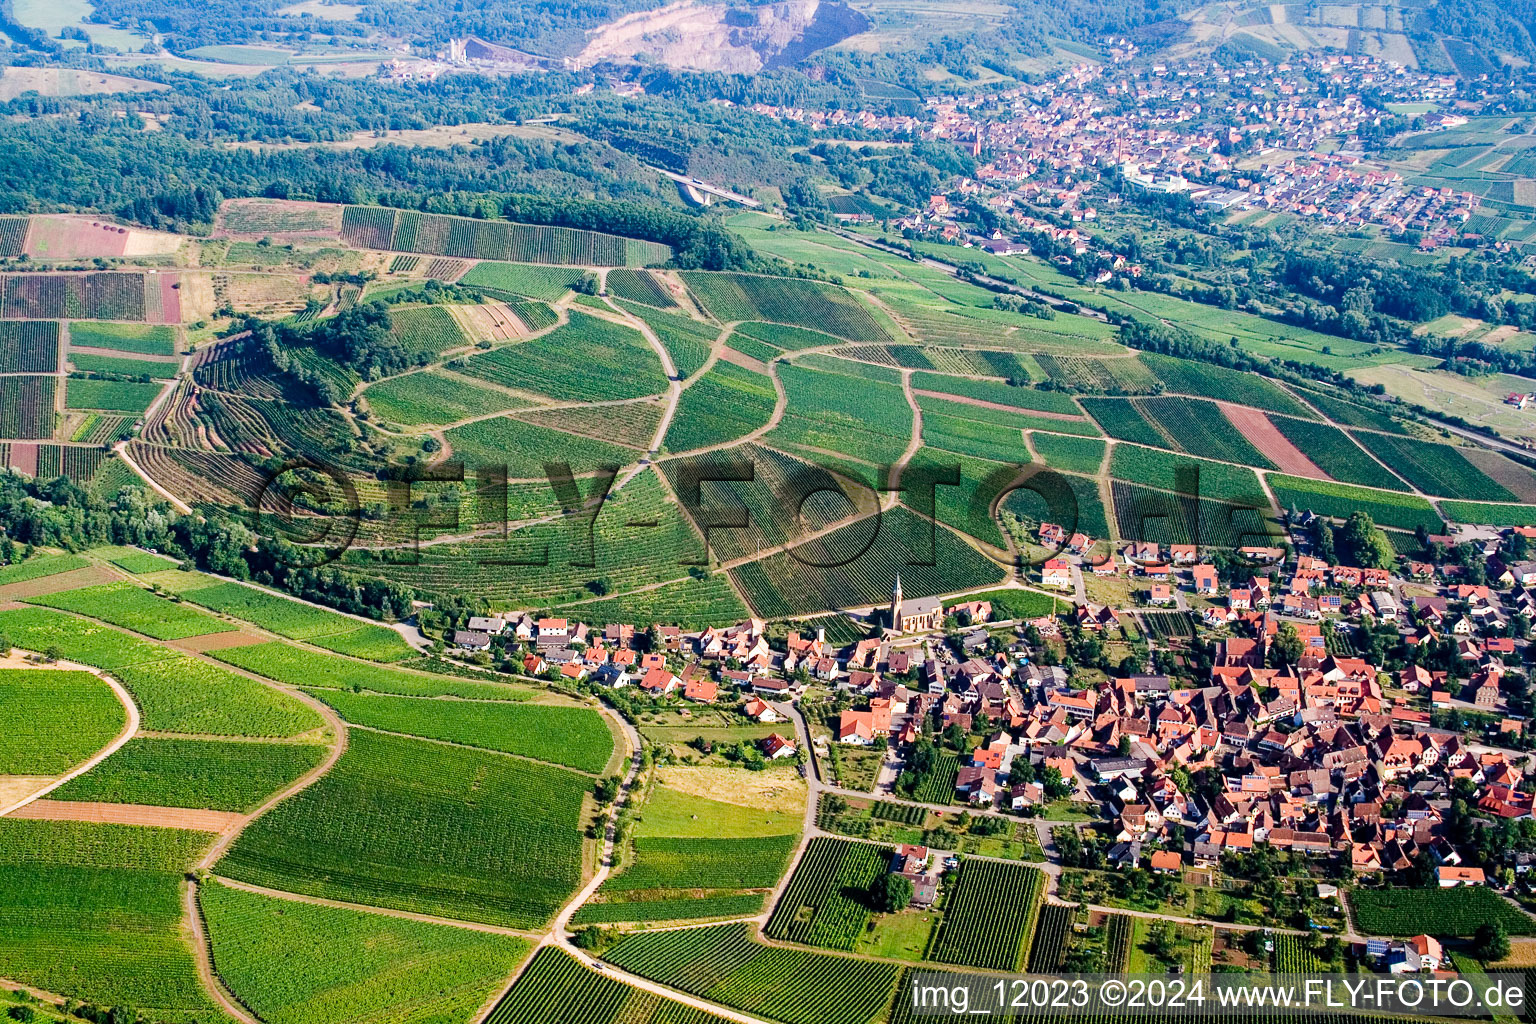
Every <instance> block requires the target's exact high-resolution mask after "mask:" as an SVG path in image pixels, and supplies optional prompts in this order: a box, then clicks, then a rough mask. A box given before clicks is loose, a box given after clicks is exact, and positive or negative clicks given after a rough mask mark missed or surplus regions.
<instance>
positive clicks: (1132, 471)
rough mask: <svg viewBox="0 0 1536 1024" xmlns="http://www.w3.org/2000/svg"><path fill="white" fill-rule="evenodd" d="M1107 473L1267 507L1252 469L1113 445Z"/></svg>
mask: <svg viewBox="0 0 1536 1024" xmlns="http://www.w3.org/2000/svg"><path fill="white" fill-rule="evenodd" d="M1037 440H1038V438H1037ZM1109 473H1110V476H1112V477H1114V478H1115V479H1117V480H1125V481H1128V482H1131V483H1136V484H1140V485H1143V486H1146V487H1152V488H1155V489H1157V490H1160V491H1172V492H1174V493H1175V494H1188V495H1191V496H1194V497H1200V498H1207V499H1209V500H1211V501H1231V502H1236V503H1237V504H1239V505H1249V506H1256V507H1265V506H1268V504H1269V498H1268V497H1266V496H1265V494H1264V487H1263V485H1261V484H1260V483H1259V478H1258V476H1257V475H1256V474H1255V473H1254V472H1253V470H1251V469H1248V468H1246V467H1243V466H1232V465H1228V464H1227V463H1224V462H1210V461H1208V460H1206V459H1197V458H1195V457H1193V456H1190V455H1175V454H1173V453H1171V452H1165V451H1161V450H1159V449H1155V448H1139V447H1136V446H1135V445H1128V444H1121V445H1116V446H1115V453H1114V455H1113V456H1112V457H1111V458H1110V460H1109Z"/></svg>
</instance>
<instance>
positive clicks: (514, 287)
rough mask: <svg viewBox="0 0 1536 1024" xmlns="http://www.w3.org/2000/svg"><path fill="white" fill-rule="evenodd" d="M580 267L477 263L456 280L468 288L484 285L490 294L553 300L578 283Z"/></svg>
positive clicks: (482, 286)
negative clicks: (507, 294)
mask: <svg viewBox="0 0 1536 1024" xmlns="http://www.w3.org/2000/svg"><path fill="white" fill-rule="evenodd" d="M582 273H583V271H582V270H581V269H580V268H579V267H534V266H520V265H518V264H516V263H476V264H475V265H474V266H473V267H470V268H469V272H468V273H466V274H465V275H464V277H463V278H462V279H461V280H460V281H459V283H460V284H462V285H465V286H467V287H470V288H483V289H485V290H487V291H489V292H492V293H493V294H494V293H496V292H506V293H509V294H510V295H513V296H518V295H521V296H526V297H527V298H530V299H542V300H543V301H545V302H554V301H555V300H556V299H558V298H560V297H561V296H562V295H564V294H565V293H566V292H568V291H570V290H571V289H572V288H574V287H576V285H578V284H579V283H581V278H582Z"/></svg>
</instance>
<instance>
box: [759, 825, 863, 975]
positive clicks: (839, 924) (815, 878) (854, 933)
mask: <svg viewBox="0 0 1536 1024" xmlns="http://www.w3.org/2000/svg"><path fill="white" fill-rule="evenodd" d="M891 852H892V851H891V849H890V848H889V847H886V846H874V845H871V844H869V843H856V842H850V841H849V840H846V839H832V838H829V837H826V836H816V837H815V838H813V839H812V840H811V841H810V844H809V845H808V846H807V847H806V849H805V853H804V854H803V855H802V856H801V858H800V863H799V864H798V865H797V866H796V867H795V873H794V876H793V877H791V878H790V880H789V885H788V887H787V888H786V889H785V890H784V894H783V895H782V896H781V897H779V902H778V905H777V906H775V907H774V908H773V915H772V916H771V917H769V919H768V924H767V926H766V927H765V928H764V929H763V934H764V935H766V936H768V937H769V938H771V939H783V940H786V941H789V942H803V943H805V944H806V945H808V946H824V947H826V948H828V949H844V950H848V949H852V948H853V947H854V944H855V942H857V941H858V939H859V937H860V936H861V935H863V934H864V929H865V926H866V925H867V924H868V923H869V915H870V910H869V906H868V904H867V903H866V902H865V901H864V895H865V893H867V892H868V890H869V888H870V886H872V885H873V884H874V883H875V881H876V879H878V878H879V877H880V876H881V875H884V874H885V873H886V872H887V871H889V870H890V864H891Z"/></svg>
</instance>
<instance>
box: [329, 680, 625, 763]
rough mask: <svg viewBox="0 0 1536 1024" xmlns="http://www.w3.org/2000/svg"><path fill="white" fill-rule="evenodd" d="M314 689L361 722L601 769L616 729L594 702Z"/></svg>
mask: <svg viewBox="0 0 1536 1024" xmlns="http://www.w3.org/2000/svg"><path fill="white" fill-rule="evenodd" d="M309 692H310V694H311V695H312V696H315V697H318V698H319V699H321V700H323V701H325V703H327V704H329V705H330V706H331V707H333V708H335V709H336V710H337V711H338V712H340V714H341V717H342V718H344V719H346V720H347V721H348V722H352V723H354V724H356V725H363V726H367V727H369V728H372V729H381V730H383V731H385V732H394V733H402V734H404V735H407V736H420V737H421V738H423V739H430V740H445V741H447V742H449V743H457V744H460V745H462V746H467V747H481V748H483V749H486V750H499V751H501V752H503V753H507V754H517V755H519V756H522V757H529V758H533V759H535V760H538V761H547V762H550V763H551V764H559V765H564V766H566V767H568V768H576V769H579V770H581V771H587V772H594V773H595V772H600V771H602V770H603V766H604V765H606V764H607V763H608V760H609V758H611V757H612V756H613V735H612V734H611V733H610V732H609V731H608V726H607V725H606V724H605V723H604V721H603V716H602V715H601V714H599V713H598V712H597V711H595V710H594V709H592V708H584V707H567V706H563V705H558V704H534V703H530V702H524V701H512V700H501V701H488V700H473V701H469V700H454V701H445V700H423V699H421V698H418V697H397V696H388V695H383V694H373V693H352V692H349V691H347V690H329V689H326V690H321V689H311V690H310V691H309Z"/></svg>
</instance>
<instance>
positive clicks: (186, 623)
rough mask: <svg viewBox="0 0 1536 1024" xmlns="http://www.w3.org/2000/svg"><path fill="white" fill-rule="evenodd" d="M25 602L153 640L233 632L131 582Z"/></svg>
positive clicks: (47, 596)
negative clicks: (140, 634)
mask: <svg viewBox="0 0 1536 1024" xmlns="http://www.w3.org/2000/svg"><path fill="white" fill-rule="evenodd" d="M26 601H27V603H28V604H37V605H43V606H45V607H48V608H58V609H62V610H63V611H67V612H74V613H75V614H77V615H85V616H88V617H90V618H95V619H101V620H102V621H103V622H110V623H111V624H112V625H114V626H121V627H122V628H124V629H128V630H132V631H133V632H135V633H143V634H144V635H145V636H152V637H154V638H155V639H156V640H184V639H186V638H187V637H193V636H208V635H210V634H213V633H229V632H233V631H234V629H235V627H234V626H232V625H230V624H229V623H227V622H220V621H219V620H218V619H216V618H214V617H213V616H212V615H209V614H208V613H207V612H203V611H199V610H198V609H196V608H190V607H188V606H186V605H183V604H177V603H176V602H174V601H168V600H166V599H165V598H163V597H156V596H155V595H154V594H151V593H150V592H149V591H147V590H145V589H144V588H143V587H140V586H138V585H137V584H134V583H107V584H104V585H102V586H98V587H82V588H80V589H79V590H64V591H60V592H59V593H56V594H44V595H42V596H40V597H29V598H27V599H26Z"/></svg>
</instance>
